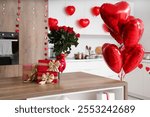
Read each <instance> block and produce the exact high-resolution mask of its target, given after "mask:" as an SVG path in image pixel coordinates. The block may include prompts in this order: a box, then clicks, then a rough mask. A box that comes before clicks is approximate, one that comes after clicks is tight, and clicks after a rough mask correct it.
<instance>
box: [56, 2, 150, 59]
mask: <svg viewBox="0 0 150 117" xmlns="http://www.w3.org/2000/svg"><path fill="white" fill-rule="evenodd" d="M58 1H59V0H58ZM62 1H63V0H62ZM80 1H82V0H79V2H80ZM84 1H85V2H88V1H89V0H84ZM103 1H104V2H110V0H103ZM117 1H121V0H112V2H117ZM125 1H128V2H133V4H134V5H133V8H134V9H132V12H133V13H134V16H135V17H138V18H140V19H142V20H143V22H144V25H145V31H144V34H143V37H142V38H141V40H140V43H141V44H142V45H143V47H144V48H145V51H150V46H149V44H150V32H149V31H150V23H149V22H150V13H149V12H150V0H125ZM64 2H65V0H64ZM104 43H116V42H115V41H114V39H113V38H112V37H111V36H107V35H103V36H100V35H99V36H98V35H96V36H94V35H81V38H80V40H79V45H78V47H77V48H72V51H71V54H70V55H69V56H68V57H73V55H74V53H77V52H85V46H86V45H88V46H91V47H92V49H93V50H95V47H96V46H102V45H103V44H104Z"/></svg>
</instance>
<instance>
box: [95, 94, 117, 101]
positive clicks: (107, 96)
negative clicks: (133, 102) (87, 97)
mask: <svg viewBox="0 0 150 117" xmlns="http://www.w3.org/2000/svg"><path fill="white" fill-rule="evenodd" d="M96 97H97V100H115V93H113V92H99V93H97V95H96Z"/></svg>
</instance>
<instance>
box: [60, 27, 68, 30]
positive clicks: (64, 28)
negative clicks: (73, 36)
mask: <svg viewBox="0 0 150 117" xmlns="http://www.w3.org/2000/svg"><path fill="white" fill-rule="evenodd" d="M59 29H63V30H64V31H67V30H68V28H67V27H66V26H60V27H59Z"/></svg>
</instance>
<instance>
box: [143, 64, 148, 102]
mask: <svg viewBox="0 0 150 117" xmlns="http://www.w3.org/2000/svg"><path fill="white" fill-rule="evenodd" d="M143 66H144V68H143V73H142V75H143V77H142V78H143V80H144V86H143V87H144V96H145V97H147V98H148V99H150V74H149V73H148V72H147V71H146V69H145V67H150V63H148V62H147V63H143Z"/></svg>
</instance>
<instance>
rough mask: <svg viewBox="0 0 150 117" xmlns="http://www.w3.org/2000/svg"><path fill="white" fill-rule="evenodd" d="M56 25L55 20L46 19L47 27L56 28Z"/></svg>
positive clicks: (56, 21)
mask: <svg viewBox="0 0 150 117" xmlns="http://www.w3.org/2000/svg"><path fill="white" fill-rule="evenodd" d="M57 24H58V20H57V19H55V18H51V17H50V18H48V26H49V27H54V26H57Z"/></svg>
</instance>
